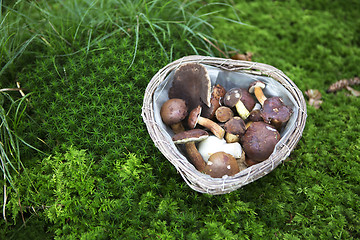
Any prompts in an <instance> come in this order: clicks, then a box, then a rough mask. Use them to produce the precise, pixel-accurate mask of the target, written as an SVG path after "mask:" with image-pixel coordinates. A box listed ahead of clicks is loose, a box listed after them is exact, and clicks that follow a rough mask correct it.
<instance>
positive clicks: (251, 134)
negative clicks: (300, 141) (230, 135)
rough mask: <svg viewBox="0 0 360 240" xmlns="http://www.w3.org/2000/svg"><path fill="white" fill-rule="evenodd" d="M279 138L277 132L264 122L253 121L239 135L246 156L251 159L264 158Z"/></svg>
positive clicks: (259, 160) (257, 160) (269, 153)
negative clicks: (242, 133) (240, 135)
mask: <svg viewBox="0 0 360 240" xmlns="http://www.w3.org/2000/svg"><path fill="white" fill-rule="evenodd" d="M279 140H280V134H279V132H278V131H277V130H276V129H275V128H274V127H273V126H271V125H269V124H267V123H264V122H253V123H252V124H251V125H250V126H249V127H248V128H247V130H246V132H245V134H244V135H243V136H242V137H241V143H242V147H243V150H244V151H245V153H246V156H247V157H248V158H249V159H251V160H252V161H256V162H261V161H264V160H266V159H267V158H268V157H269V156H270V155H271V153H272V152H273V151H274V148H275V145H276V144H277V143H278V142H279Z"/></svg>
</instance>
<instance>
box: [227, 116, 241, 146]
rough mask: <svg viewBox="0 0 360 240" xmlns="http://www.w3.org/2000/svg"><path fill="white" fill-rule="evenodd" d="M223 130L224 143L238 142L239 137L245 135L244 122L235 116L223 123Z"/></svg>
mask: <svg viewBox="0 0 360 240" xmlns="http://www.w3.org/2000/svg"><path fill="white" fill-rule="evenodd" d="M224 129H225V132H226V133H225V140H226V142H228V143H232V142H238V141H239V140H240V136H242V135H243V134H244V133H245V130H246V128H245V122H244V120H242V118H240V117H236V116H235V117H233V118H231V119H230V120H229V121H227V122H226V123H225V125H224Z"/></svg>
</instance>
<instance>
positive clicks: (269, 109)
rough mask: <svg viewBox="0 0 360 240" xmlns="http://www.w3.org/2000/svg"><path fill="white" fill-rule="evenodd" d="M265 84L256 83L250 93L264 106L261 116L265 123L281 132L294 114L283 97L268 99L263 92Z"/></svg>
mask: <svg viewBox="0 0 360 240" xmlns="http://www.w3.org/2000/svg"><path fill="white" fill-rule="evenodd" d="M264 88H265V83H263V82H261V81H255V82H253V83H251V84H250V87H249V92H250V93H254V94H255V96H256V98H257V100H258V101H259V103H260V104H261V105H262V109H261V111H260V116H261V118H262V119H263V120H264V122H266V123H269V124H271V125H273V126H275V127H276V129H277V130H280V129H281V127H282V126H283V124H284V123H286V122H287V121H288V120H289V119H290V116H291V114H292V110H291V108H289V107H288V106H286V105H285V104H284V102H283V100H282V98H281V97H270V98H267V97H266V96H265V95H264V92H263V91H262V90H263V89H264Z"/></svg>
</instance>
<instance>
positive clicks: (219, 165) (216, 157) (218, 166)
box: [203, 152, 240, 178]
mask: <svg viewBox="0 0 360 240" xmlns="http://www.w3.org/2000/svg"><path fill="white" fill-rule="evenodd" d="M203 172H204V173H205V174H208V175H210V176H211V177H213V178H221V177H222V176H225V175H228V176H233V175H235V174H236V173H238V172H240V169H239V165H238V164H237V161H236V159H235V158H234V157H233V156H232V155H231V154H228V153H225V152H216V153H214V154H212V155H211V156H210V158H209V160H208V162H207V164H206V166H205V168H204V171H203Z"/></svg>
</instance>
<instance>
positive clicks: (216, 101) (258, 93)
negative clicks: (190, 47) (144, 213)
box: [160, 63, 292, 178]
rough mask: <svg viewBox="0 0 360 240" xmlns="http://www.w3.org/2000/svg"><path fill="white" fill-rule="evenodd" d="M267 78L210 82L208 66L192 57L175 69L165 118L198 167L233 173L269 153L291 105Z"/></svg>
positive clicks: (163, 112) (214, 174)
mask: <svg viewBox="0 0 360 240" xmlns="http://www.w3.org/2000/svg"><path fill="white" fill-rule="evenodd" d="M265 87H266V84H265V83H264V82H261V81H254V82H253V83H251V84H250V85H249V86H248V88H247V89H246V88H240V87H236V88H232V89H229V90H228V91H227V90H226V89H225V88H224V87H223V86H221V85H219V84H216V85H214V86H211V81H210V77H209V74H208V72H207V69H206V68H205V67H204V66H203V65H201V64H198V63H187V64H183V65H181V66H180V67H179V68H177V69H176V70H175V73H174V79H173V82H172V86H171V88H170V89H169V91H168V97H169V100H167V101H166V102H165V103H164V104H163V105H162V106H161V109H160V115H161V118H162V120H163V122H164V123H165V124H166V125H168V126H169V127H170V128H171V129H172V131H173V132H174V135H173V137H172V140H173V142H174V143H175V144H177V145H179V148H181V149H182V150H183V151H184V152H185V155H186V156H187V159H188V160H189V161H190V162H191V163H192V164H193V165H194V166H195V168H196V169H197V170H198V171H200V172H203V173H205V174H208V175H210V176H211V177H214V178H221V177H224V176H233V175H235V174H236V173H238V172H240V171H241V170H243V169H245V168H247V167H249V166H252V165H255V164H258V163H260V162H262V161H265V160H266V159H268V157H269V156H270V155H271V154H272V152H273V151H274V148H275V145H276V144H277V143H278V142H279V140H280V131H281V129H282V128H283V127H284V126H285V124H286V123H287V122H288V120H289V118H290V116H291V114H292V110H291V108H290V107H289V106H286V105H285V104H284V102H283V100H282V98H281V97H280V96H273V97H266V96H265V95H264V93H263V89H264V88H265Z"/></svg>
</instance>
